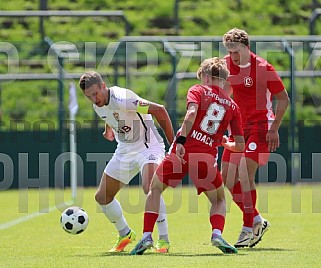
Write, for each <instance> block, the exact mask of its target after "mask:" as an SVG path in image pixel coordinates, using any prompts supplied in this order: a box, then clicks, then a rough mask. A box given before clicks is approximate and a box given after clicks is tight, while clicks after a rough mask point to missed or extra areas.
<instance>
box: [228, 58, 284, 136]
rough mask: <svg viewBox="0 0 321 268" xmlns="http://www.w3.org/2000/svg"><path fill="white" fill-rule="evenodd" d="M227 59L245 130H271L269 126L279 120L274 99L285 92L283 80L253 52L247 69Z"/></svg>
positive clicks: (231, 82) (230, 78) (229, 79)
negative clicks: (275, 114) (273, 107)
mask: <svg viewBox="0 0 321 268" xmlns="http://www.w3.org/2000/svg"><path fill="white" fill-rule="evenodd" d="M225 59H226V60H227V66H228V69H229V71H230V76H229V78H228V81H229V82H230V84H231V86H232V88H233V99H234V101H235V102H236V103H237V104H238V106H239V108H240V111H241V115H242V123H243V128H244V129H253V128H255V129H258V128H259V127H260V128H262V127H263V128H264V129H266V130H267V129H268V123H269V122H270V123H271V121H273V120H274V117H275V116H274V113H273V110H272V96H273V95H275V94H277V93H279V92H281V91H282V90H284V85H283V83H282V80H281V78H280V77H279V75H278V74H277V72H276V71H275V69H274V68H273V66H272V65H271V64H269V63H268V62H267V61H266V60H264V59H262V58H261V57H259V56H257V55H256V54H254V53H253V52H251V59H250V63H249V64H248V65H246V66H241V67H240V66H238V65H234V64H233V62H232V60H231V58H230V56H229V55H228V56H226V57H225ZM259 125H260V126H259Z"/></svg>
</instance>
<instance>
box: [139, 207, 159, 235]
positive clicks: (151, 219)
mask: <svg viewBox="0 0 321 268" xmlns="http://www.w3.org/2000/svg"><path fill="white" fill-rule="evenodd" d="M157 218H158V213H156V212H145V213H144V228H143V232H144V233H145V232H151V233H152V232H153V230H154V225H155V223H156V220H157Z"/></svg>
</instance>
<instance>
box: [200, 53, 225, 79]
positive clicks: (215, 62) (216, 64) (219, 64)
mask: <svg viewBox="0 0 321 268" xmlns="http://www.w3.org/2000/svg"><path fill="white" fill-rule="evenodd" d="M202 75H208V76H210V77H214V78H218V79H223V80H226V79H227V77H228V76H229V71H228V69H227V66H226V61H225V60H224V59H220V58H218V57H213V58H209V59H206V60H204V61H203V62H202V63H201V66H200V67H199V69H198V71H197V78H198V79H200V80H201V79H202Z"/></svg>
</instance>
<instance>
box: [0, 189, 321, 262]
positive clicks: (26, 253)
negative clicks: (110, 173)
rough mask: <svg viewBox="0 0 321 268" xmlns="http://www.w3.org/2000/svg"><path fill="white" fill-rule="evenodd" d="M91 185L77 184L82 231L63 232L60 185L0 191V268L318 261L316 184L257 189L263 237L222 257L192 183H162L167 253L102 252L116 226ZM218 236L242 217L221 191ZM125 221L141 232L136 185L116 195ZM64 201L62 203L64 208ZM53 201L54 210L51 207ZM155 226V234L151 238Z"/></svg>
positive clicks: (320, 221) (232, 230)
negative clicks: (223, 210)
mask: <svg viewBox="0 0 321 268" xmlns="http://www.w3.org/2000/svg"><path fill="white" fill-rule="evenodd" d="M94 192H95V189H93V188H86V189H82V190H79V191H78V193H77V200H76V201H75V204H76V205H79V206H81V207H83V208H84V209H85V210H86V211H87V213H88V215H89V225H88V228H87V230H86V231H85V232H83V233H82V234H80V235H70V234H67V233H66V232H64V231H63V230H62V228H61V227H60V223H59V219H60V214H61V211H62V210H63V209H64V207H66V206H67V205H66V204H67V203H68V201H70V199H71V198H70V191H69V189H68V190H65V191H62V190H53V189H50V190H41V191H39V190H35V189H33V190H31V189H29V190H24V191H23V190H20V191H16V190H8V191H2V192H1V193H0V204H1V209H0V213H1V214H0V267H117V268H121V267H320V262H321V257H320V256H321V254H320V247H321V185H318V184H313V185H304V186H299V185H298V186H289V185H275V184H274V185H273V186H263V185H260V186H259V187H258V193H259V200H258V208H259V209H260V211H261V213H262V215H263V216H264V217H266V218H267V219H268V220H269V221H270V222H271V224H272V226H271V228H270V230H269V231H268V232H267V233H266V234H265V236H264V238H263V240H262V241H261V242H260V243H259V244H258V245H257V246H256V247H254V248H252V249H249V248H247V249H240V250H239V253H238V254H237V255H224V254H223V253H221V252H220V251H219V250H218V249H217V248H215V247H212V246H211V244H210V235H211V230H210V224H209V220H208V209H209V206H208V202H207V199H206V197H205V196H203V195H201V196H200V197H197V195H196V192H195V189H194V188H189V187H180V188H177V189H174V190H173V189H168V190H167V191H166V192H165V195H164V197H165V201H166V204H167V206H168V213H169V214H168V221H169V231H170V239H171V249H170V253H169V254H165V255H160V254H155V253H153V252H151V251H147V252H146V253H145V254H144V255H143V256H130V255H128V252H129V251H130V250H131V249H132V248H133V247H134V244H130V245H129V246H128V248H127V251H126V252H124V253H122V254H110V253H107V251H108V249H110V248H111V247H112V245H113V242H114V241H115V238H116V231H115V229H114V227H113V225H112V224H111V223H109V222H108V221H107V219H106V218H105V216H104V215H103V214H102V213H101V212H100V210H99V208H98V207H97V205H96V203H95V201H94ZM226 196H227V210H228V211H227V219H226V225H225V230H224V234H223V236H224V238H225V239H226V240H227V241H228V242H230V243H234V242H235V241H236V239H237V237H238V233H239V231H240V229H241V225H242V215H241V213H240V212H239V210H238V208H237V207H236V206H235V204H233V203H231V199H230V195H229V193H228V192H227V193H226ZM117 197H118V199H119V200H120V202H121V204H122V206H123V209H124V213H125V216H126V218H127V221H128V223H129V224H130V226H131V227H132V228H133V229H134V230H135V231H136V233H137V238H138V239H139V238H140V237H141V233H142V222H143V218H142V217H143V207H144V200H145V196H144V194H143V192H142V190H141V189H140V188H136V187H126V188H124V189H123V190H122V191H121V192H120V193H119V194H118V196H117ZM64 204H65V206H63V205H64ZM57 207H58V208H57ZM156 239H157V231H156V230H155V232H154V240H156Z"/></svg>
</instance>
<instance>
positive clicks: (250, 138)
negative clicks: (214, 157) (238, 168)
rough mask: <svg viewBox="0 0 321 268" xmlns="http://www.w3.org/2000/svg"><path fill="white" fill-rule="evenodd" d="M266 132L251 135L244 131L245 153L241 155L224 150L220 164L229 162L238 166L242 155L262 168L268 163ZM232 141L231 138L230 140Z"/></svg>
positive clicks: (268, 153)
mask: <svg viewBox="0 0 321 268" xmlns="http://www.w3.org/2000/svg"><path fill="white" fill-rule="evenodd" d="M266 134H267V133H266V132H264V131H263V132H261V133H258V132H255V133H251V132H248V133H246V131H244V137H245V143H246V145H245V151H244V152H242V153H235V152H232V151H230V150H227V149H224V151H223V155H222V162H229V163H233V164H236V165H237V164H238V163H239V162H240V158H241V156H242V154H244V155H245V157H247V158H250V159H252V160H253V161H255V162H257V163H258V164H259V166H264V165H266V164H267V162H268V161H269V157H270V151H269V149H268V143H267V141H266ZM231 140H233V138H231Z"/></svg>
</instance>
